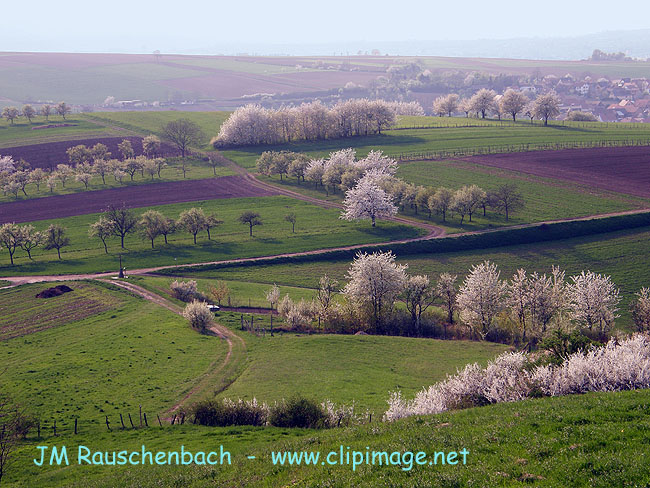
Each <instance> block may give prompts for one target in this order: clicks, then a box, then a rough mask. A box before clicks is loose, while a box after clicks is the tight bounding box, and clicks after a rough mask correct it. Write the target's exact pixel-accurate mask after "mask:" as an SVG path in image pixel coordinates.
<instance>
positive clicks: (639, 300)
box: [630, 288, 650, 332]
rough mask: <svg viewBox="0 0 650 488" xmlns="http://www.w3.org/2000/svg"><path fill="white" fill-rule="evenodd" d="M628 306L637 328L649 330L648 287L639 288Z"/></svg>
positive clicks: (649, 306)
mask: <svg viewBox="0 0 650 488" xmlns="http://www.w3.org/2000/svg"><path fill="white" fill-rule="evenodd" d="M630 308H631V312H632V318H633V319H634V323H635V325H636V328H637V330H638V331H639V332H644V331H650V288H641V290H639V291H638V292H637V293H636V300H635V301H634V303H632V306H631V307H630Z"/></svg>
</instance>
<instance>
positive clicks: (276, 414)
mask: <svg viewBox="0 0 650 488" xmlns="http://www.w3.org/2000/svg"><path fill="white" fill-rule="evenodd" d="M328 423H329V417H328V415H327V412H326V411H325V409H324V408H323V406H322V405H319V404H318V403H317V402H315V401H313V400H309V399H307V398H304V397H294V398H292V399H290V400H282V401H280V402H277V403H276V404H275V405H273V406H272V407H271V410H270V412H269V424H270V425H273V426H275V427H302V428H306V429H322V428H324V427H327V426H328Z"/></svg>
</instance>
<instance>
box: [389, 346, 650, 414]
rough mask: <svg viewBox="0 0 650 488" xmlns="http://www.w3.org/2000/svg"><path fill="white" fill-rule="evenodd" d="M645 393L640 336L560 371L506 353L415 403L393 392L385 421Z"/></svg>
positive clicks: (578, 355) (575, 357)
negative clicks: (589, 395) (534, 401)
mask: <svg viewBox="0 0 650 488" xmlns="http://www.w3.org/2000/svg"><path fill="white" fill-rule="evenodd" d="M639 388H650V337H648V336H647V335H641V334H636V335H634V336H632V337H630V338H628V339H623V340H621V341H620V342H619V341H618V340H616V339H612V340H610V341H609V342H608V343H607V345H605V346H603V347H599V348H592V349H590V350H589V351H588V352H582V351H578V352H575V353H573V354H571V355H570V356H568V357H567V358H566V359H565V360H564V361H563V362H562V364H561V365H560V366H554V365H549V366H533V365H532V363H531V359H530V356H528V355H527V354H525V353H523V352H511V353H505V354H502V355H500V356H498V357H497V358H496V359H495V360H494V361H491V362H489V363H488V365H487V367H486V368H481V367H480V366H479V365H478V364H476V363H475V364H468V365H467V366H466V367H465V368H464V369H463V370H461V371H459V372H458V373H457V374H455V375H454V376H448V377H447V379H446V380H444V381H441V382H439V383H436V384H434V385H432V386H430V387H429V388H426V389H424V390H422V391H420V392H419V393H418V394H417V395H416V396H415V398H414V399H413V400H411V401H405V400H403V399H402V396H401V394H400V393H399V392H395V393H393V394H392V395H391V397H390V399H389V402H388V403H389V408H388V410H387V411H386V413H385V414H384V419H385V420H389V421H391V420H396V419H399V418H402V417H408V416H411V415H427V414H435V413H440V412H444V411H446V410H451V409H454V408H466V407H473V406H480V405H485V404H487V403H501V402H514V401H519V400H522V399H524V398H536V397H539V396H559V395H569V394H575V393H586V392H590V391H621V390H633V389H639Z"/></svg>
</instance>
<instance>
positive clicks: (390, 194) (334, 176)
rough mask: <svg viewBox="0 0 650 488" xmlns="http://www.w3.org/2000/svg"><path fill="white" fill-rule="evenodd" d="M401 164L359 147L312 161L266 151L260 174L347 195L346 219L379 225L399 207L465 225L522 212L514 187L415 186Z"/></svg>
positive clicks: (286, 153)
mask: <svg viewBox="0 0 650 488" xmlns="http://www.w3.org/2000/svg"><path fill="white" fill-rule="evenodd" d="M396 170H397V162H396V161H395V160H394V159H392V158H390V157H387V156H385V155H384V154H383V153H382V152H381V151H370V152H369V153H368V155H367V156H366V157H365V158H361V159H357V158H356V151H355V150H354V149H351V148H349V149H342V150H340V151H335V152H332V153H330V155H329V157H327V158H319V159H310V158H309V157H308V156H306V155H305V154H302V153H294V152H290V151H265V152H263V153H262V155H261V156H260V157H259V159H258V160H257V171H259V172H260V173H261V174H264V175H267V176H272V175H279V176H280V179H282V178H283V177H284V176H285V175H288V176H293V177H295V178H296V179H297V180H298V181H307V182H311V183H313V184H314V185H315V186H316V187H317V188H322V189H323V190H325V191H326V192H327V194H329V193H330V192H336V191H339V190H340V191H344V192H345V201H344V208H345V211H344V213H343V218H345V219H347V220H357V219H369V220H371V221H372V225H373V227H374V226H375V221H376V219H378V218H386V217H392V216H393V215H395V214H396V213H397V210H398V207H399V208H401V209H402V210H404V209H406V208H409V209H412V210H413V211H414V212H415V213H416V214H417V213H418V212H427V213H428V214H429V217H431V215H432V213H433V212H435V213H436V214H438V215H440V216H441V218H442V220H443V221H446V219H447V216H448V214H449V213H453V214H455V215H458V217H459V219H460V223H461V225H462V223H463V221H464V220H465V217H468V219H469V221H470V222H471V221H472V216H473V215H474V214H475V213H476V212H477V211H482V213H483V215H485V214H486V212H487V209H488V208H493V209H495V210H497V211H499V212H501V213H503V214H504V215H505V217H506V220H508V219H509V217H510V214H511V213H512V212H515V211H518V210H521V209H522V208H523V207H524V205H525V202H524V198H523V196H522V195H521V193H520V192H519V191H518V189H517V187H516V186H515V185H513V184H505V185H502V186H500V187H499V188H498V189H496V190H495V191H490V192H486V191H485V190H483V189H482V188H479V187H478V186H477V185H465V186H463V187H461V188H459V189H456V190H452V189H450V188H445V187H440V188H432V187H425V186H421V185H413V184H410V183H406V182H405V181H403V180H401V179H400V178H397V177H396V176H395V172H396Z"/></svg>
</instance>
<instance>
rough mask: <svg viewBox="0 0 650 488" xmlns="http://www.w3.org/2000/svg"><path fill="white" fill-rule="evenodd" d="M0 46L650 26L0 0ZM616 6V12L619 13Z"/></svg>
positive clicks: (412, 8) (628, 14)
mask: <svg viewBox="0 0 650 488" xmlns="http://www.w3.org/2000/svg"><path fill="white" fill-rule="evenodd" d="M2 3H3V5H2V9H1V11H0V15H1V16H2V21H3V22H2V24H3V25H2V28H1V29H0V50H3V51H10V50H14V51H26V50H43V51H60V50H66V51H104V52H106V51H116V50H117V51H131V52H138V51H141V52H151V50H153V49H161V50H164V51H167V52H170V51H177V52H178V51H188V52H189V51H191V50H192V49H194V48H205V47H208V46H226V45H232V44H237V45H242V46H243V47H246V44H248V45H272V44H286V43H291V44H293V43H298V44H311V43H330V42H341V41H400V40H454V39H483V38H493V39H494V38H497V39H504V38H513V37H547V36H574V35H581V34H589V33H594V32H600V31H606V30H610V31H611V30H625V29H643V28H648V27H650V2H649V1H647V0H645V1H638V0H627V1H625V2H612V1H611V0H608V1H605V0H589V1H584V0H580V1H573V0H539V1H536V2H526V1H522V0H517V1H515V0H495V1H485V0H454V1H448V0H445V1H442V2H440V1H437V0H428V1H421V2H409V1H406V2H400V1H396V0H376V1H373V2H369V1H363V0H325V1H323V2H319V3H317V2H314V1H309V0H276V1H268V0H267V1H260V0H239V1H233V0H229V1H222V0H212V1H201V0H173V1H172V0H157V1H150V0H111V1H107V2H104V1H98V0H95V1H93V0H58V1H56V0H55V1H53V0H30V1H4V2H2ZM619 6H620V9H621V10H620V11H619V10H617V9H618V8H619Z"/></svg>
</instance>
